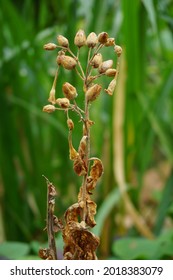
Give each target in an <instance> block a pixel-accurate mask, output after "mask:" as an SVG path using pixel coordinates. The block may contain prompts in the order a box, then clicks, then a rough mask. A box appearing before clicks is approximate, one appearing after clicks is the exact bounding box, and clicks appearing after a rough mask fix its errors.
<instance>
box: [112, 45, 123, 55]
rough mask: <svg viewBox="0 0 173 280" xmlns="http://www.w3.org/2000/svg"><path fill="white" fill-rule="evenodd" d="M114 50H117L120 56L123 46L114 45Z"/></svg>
mask: <svg viewBox="0 0 173 280" xmlns="http://www.w3.org/2000/svg"><path fill="white" fill-rule="evenodd" d="M114 51H115V52H116V54H117V55H118V56H120V55H121V54H122V51H123V50H122V47H120V46H118V45H116V46H115V47H114Z"/></svg>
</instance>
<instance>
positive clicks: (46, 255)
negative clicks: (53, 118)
mask: <svg viewBox="0 0 173 280" xmlns="http://www.w3.org/2000/svg"><path fill="white" fill-rule="evenodd" d="M57 42H58V45H57V44H54V43H48V44H45V45H44V49H45V50H48V51H56V50H58V53H56V55H55V57H56V59H55V61H56V63H57V65H58V66H57V70H56V74H55V78H54V82H53V85H52V87H51V90H50V93H49V98H48V101H49V102H50V103H51V104H49V105H46V106H44V107H43V111H44V112H47V113H54V112H57V111H58V110H59V111H60V110H61V111H64V112H65V114H66V117H67V127H68V131H69V134H68V145H69V159H70V160H71V161H72V162H73V170H74V172H75V173H76V174H77V175H78V176H80V177H82V183H81V187H80V189H79V193H78V197H77V202H76V203H74V204H73V205H71V206H69V208H68V209H67V210H66V212H65V214H64V217H63V219H62V220H63V222H62V220H61V219H59V218H57V217H56V216H55V215H54V207H55V196H56V189H55V187H54V185H53V184H52V183H50V182H49V180H48V179H47V178H46V177H45V179H46V182H47V189H48V194H47V219H46V229H47V235H48V248H44V249H40V251H39V256H40V257H41V258H42V259H46V260H48V259H53V260H54V259H57V253H56V244H55V233H56V232H58V231H61V234H62V237H63V241H64V251H63V256H64V259H65V260H96V259H97V256H96V250H97V248H98V246H99V242H100V241H99V237H97V236H95V235H94V234H93V233H92V232H91V231H90V228H93V227H94V226H95V225H96V221H95V214H96V211H97V204H96V203H95V202H94V201H93V200H92V199H91V196H92V194H93V191H94V190H95V188H96V185H97V182H98V180H99V179H100V177H101V176H102V174H103V164H102V161H101V160H100V159H99V158H96V157H90V150H91V145H90V127H91V126H92V125H94V122H93V121H92V120H91V119H90V108H91V107H92V106H91V105H92V103H93V101H95V100H97V99H98V98H100V96H101V91H102V89H103V86H102V85H100V84H98V83H95V81H96V80H98V79H99V78H100V77H102V76H106V77H110V78H111V81H109V82H108V88H107V89H106V90H105V91H106V93H108V95H112V94H113V92H114V90H115V86H116V79H117V76H118V66H119V58H120V55H121V52H122V48H121V47H120V46H117V45H116V44H115V40H114V38H109V35H108V33H107V32H101V33H100V34H99V35H97V34H96V33H94V32H91V33H90V34H89V35H88V36H86V35H85V32H84V30H82V29H80V30H79V31H78V32H77V33H76V35H75V38H74V44H75V46H76V49H77V51H76V54H75V53H74V52H73V51H72V50H71V48H70V43H69V41H68V39H67V38H66V37H64V36H62V35H58V36H57ZM84 47H86V50H87V52H88V57H87V60H86V65H85V68H84V67H83V63H82V64H81V62H80V59H79V58H80V50H81V48H84ZM104 47H106V48H107V47H110V48H112V53H113V55H116V65H113V64H115V63H114V61H113V60H112V59H109V58H108V59H106V60H104V58H103V56H102V54H101V50H102V49H103V48H104ZM61 68H65V69H66V70H69V71H75V72H76V74H77V75H78V76H79V77H80V79H81V80H82V82H83V100H84V102H83V104H84V107H83V108H80V107H79V106H78V104H77V99H78V95H79V93H80V94H81V92H82V90H81V89H77V87H75V86H74V85H72V84H70V83H68V82H65V83H64V84H63V85H60V87H59V88H62V97H61V96H60V97H59V96H58V98H56V84H57V81H58V77H59V71H60V69H61ZM95 102H97V101H95ZM71 111H73V112H75V113H76V114H77V115H78V116H79V120H80V122H81V123H82V128H83V130H82V131H83V132H82V135H81V140H80V142H79V145H78V148H75V147H74V146H73V143H72V136H73V135H72V134H74V133H75V126H74V122H73V120H72V115H70V114H71ZM90 165H91V166H90Z"/></svg>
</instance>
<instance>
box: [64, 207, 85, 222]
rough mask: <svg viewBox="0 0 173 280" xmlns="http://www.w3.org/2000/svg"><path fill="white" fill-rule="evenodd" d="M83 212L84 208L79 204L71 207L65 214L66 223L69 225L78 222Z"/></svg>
mask: <svg viewBox="0 0 173 280" xmlns="http://www.w3.org/2000/svg"><path fill="white" fill-rule="evenodd" d="M81 210H82V208H81V206H80V204H79V203H78V202H77V203H74V204H73V205H71V206H70V207H69V208H68V209H67V210H66V212H65V214H64V218H65V221H66V223H69V222H71V221H75V222H78V220H79V217H80V215H81Z"/></svg>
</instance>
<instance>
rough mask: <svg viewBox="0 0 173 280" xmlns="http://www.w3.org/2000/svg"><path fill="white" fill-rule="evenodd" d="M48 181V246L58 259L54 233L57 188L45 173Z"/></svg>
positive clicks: (54, 258) (51, 253)
mask: <svg viewBox="0 0 173 280" xmlns="http://www.w3.org/2000/svg"><path fill="white" fill-rule="evenodd" d="M43 177H44V178H45V179H46V182H47V219H46V223H47V226H46V228H47V236H48V247H49V255H50V257H51V259H52V260H57V251H56V243H55V234H54V229H53V226H54V219H53V216H54V206H55V196H56V190H55V187H54V185H53V184H52V183H50V182H49V180H48V179H47V178H46V177H45V176H44V175H43Z"/></svg>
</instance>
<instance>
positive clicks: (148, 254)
mask: <svg viewBox="0 0 173 280" xmlns="http://www.w3.org/2000/svg"><path fill="white" fill-rule="evenodd" d="M112 250H113V253H114V255H115V256H116V257H117V256H118V257H119V258H120V259H123V260H135V259H144V260H159V259H171V258H172V256H173V232H172V230H167V231H166V232H163V233H162V234H161V235H160V236H159V237H158V238H156V239H154V240H148V239H145V238H140V237H136V238H135V237H125V238H121V239H119V240H116V241H115V242H114V244H113V247H112Z"/></svg>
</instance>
